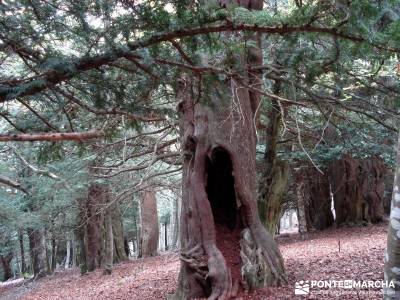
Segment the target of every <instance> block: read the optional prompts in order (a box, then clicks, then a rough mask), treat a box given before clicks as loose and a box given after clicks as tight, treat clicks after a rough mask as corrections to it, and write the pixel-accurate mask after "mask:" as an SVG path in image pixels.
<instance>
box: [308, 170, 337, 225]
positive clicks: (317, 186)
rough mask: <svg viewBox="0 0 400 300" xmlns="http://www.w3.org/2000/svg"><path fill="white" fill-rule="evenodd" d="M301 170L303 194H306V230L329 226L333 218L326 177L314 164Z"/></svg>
mask: <svg viewBox="0 0 400 300" xmlns="http://www.w3.org/2000/svg"><path fill="white" fill-rule="evenodd" d="M302 172H303V176H302V178H303V182H304V188H305V190H304V194H306V195H307V201H306V203H305V218H306V224H307V230H312V229H318V230H323V229H326V228H328V227H331V226H332V225H333V223H334V219H333V214H332V210H331V191H330V186H329V179H328V177H327V176H326V175H325V174H321V173H320V172H319V171H318V170H317V169H316V168H315V167H314V166H308V167H306V168H304V169H303V170H302Z"/></svg>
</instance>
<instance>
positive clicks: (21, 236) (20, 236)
mask: <svg viewBox="0 0 400 300" xmlns="http://www.w3.org/2000/svg"><path fill="white" fill-rule="evenodd" d="M18 240H19V250H20V254H21V275H22V276H23V275H24V274H25V273H26V271H27V269H26V261H25V247H24V232H23V231H22V229H19V230H18Z"/></svg>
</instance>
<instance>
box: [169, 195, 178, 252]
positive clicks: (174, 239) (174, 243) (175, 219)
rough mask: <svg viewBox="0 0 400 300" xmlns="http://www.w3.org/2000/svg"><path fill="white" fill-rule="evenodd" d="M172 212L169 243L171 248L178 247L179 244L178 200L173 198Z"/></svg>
mask: <svg viewBox="0 0 400 300" xmlns="http://www.w3.org/2000/svg"><path fill="white" fill-rule="evenodd" d="M173 209H174V211H173V216H174V217H173V218H172V222H173V229H174V232H173V236H172V242H171V248H175V247H178V246H179V245H178V243H179V211H180V198H179V197H175V199H174V208H173Z"/></svg>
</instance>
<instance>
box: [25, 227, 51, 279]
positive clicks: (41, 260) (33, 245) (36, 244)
mask: <svg viewBox="0 0 400 300" xmlns="http://www.w3.org/2000/svg"><path fill="white" fill-rule="evenodd" d="M28 236H29V248H30V254H31V262H32V269H33V275H34V278H35V279H38V278H40V277H43V276H45V275H46V274H47V262H46V249H45V240H44V233H43V231H42V230H41V229H29V230H28Z"/></svg>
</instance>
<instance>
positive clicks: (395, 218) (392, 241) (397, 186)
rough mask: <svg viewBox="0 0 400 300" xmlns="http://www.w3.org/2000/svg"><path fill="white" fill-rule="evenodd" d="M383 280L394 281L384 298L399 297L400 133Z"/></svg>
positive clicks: (386, 290)
mask: <svg viewBox="0 0 400 300" xmlns="http://www.w3.org/2000/svg"><path fill="white" fill-rule="evenodd" d="M384 274H385V280H387V281H388V282H393V283H394V288H393V287H388V288H386V289H385V292H386V294H385V296H384V298H385V299H399V297H400V134H399V139H398V144H397V166H396V171H395V176H394V185H393V194H392V209H391V212H390V223H389V231H388V238H387V249H386V253H385V273H384Z"/></svg>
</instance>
